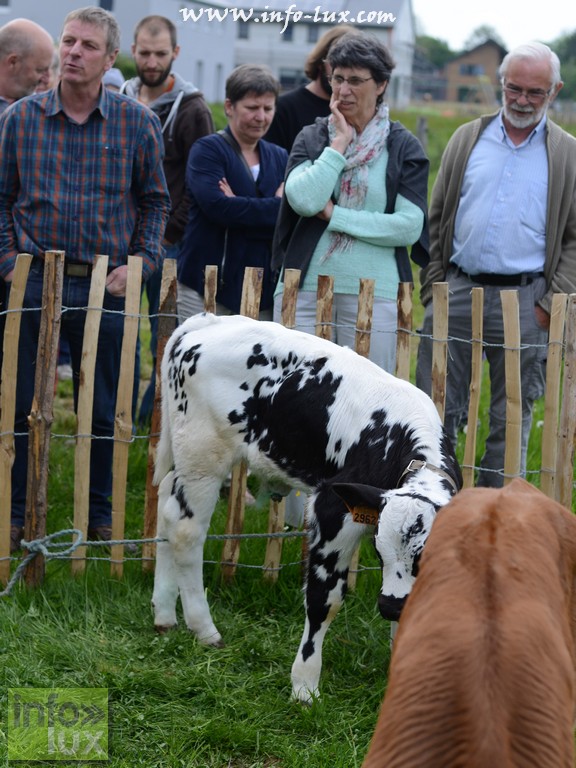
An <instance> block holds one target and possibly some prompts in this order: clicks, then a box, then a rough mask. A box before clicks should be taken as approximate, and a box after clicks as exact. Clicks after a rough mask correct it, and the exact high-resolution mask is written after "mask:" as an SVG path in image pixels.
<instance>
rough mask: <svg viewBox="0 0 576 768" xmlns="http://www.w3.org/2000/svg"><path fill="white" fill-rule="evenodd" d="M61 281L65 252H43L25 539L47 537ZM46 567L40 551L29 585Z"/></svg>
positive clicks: (30, 570) (28, 577)
mask: <svg viewBox="0 0 576 768" xmlns="http://www.w3.org/2000/svg"><path fill="white" fill-rule="evenodd" d="M63 280H64V251H46V253H45V256H44V285H43V289H42V314H41V320H40V334H39V337H38V356H37V358H36V375H35V380H34V399H33V400H32V410H31V412H30V416H29V419H28V421H29V433H28V479H27V484H26V520H25V524H24V536H25V538H26V539H27V540H28V541H32V540H33V539H42V538H44V536H46V510H47V506H48V498H47V496H48V464H49V461H48V460H49V455H50V437H51V426H52V420H53V416H54V382H55V380H56V362H57V359H58V341H59V339H60V321H61V315H62V285H63ZM45 566H46V564H45V561H44V555H42V554H38V555H36V557H35V558H34V559H33V560H31V562H29V563H28V565H27V566H26V572H25V580H26V583H27V585H28V586H29V587H37V586H39V585H40V584H41V583H42V580H43V579H44V571H45Z"/></svg>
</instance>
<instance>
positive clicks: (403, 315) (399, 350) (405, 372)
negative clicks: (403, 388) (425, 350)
mask: <svg viewBox="0 0 576 768" xmlns="http://www.w3.org/2000/svg"><path fill="white" fill-rule="evenodd" d="M413 291H414V286H413V285H412V283H399V284H398V297H397V299H396V307H397V312H398V321H397V323H396V333H397V337H396V371H395V375H396V376H397V377H398V378H399V379H404V380H405V381H410V347H411V345H410V341H411V338H412V309H413V307H412V293H413Z"/></svg>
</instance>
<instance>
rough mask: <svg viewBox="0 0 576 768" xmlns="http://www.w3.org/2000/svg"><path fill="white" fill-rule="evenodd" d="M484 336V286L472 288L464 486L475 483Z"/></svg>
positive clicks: (463, 466)
mask: <svg viewBox="0 0 576 768" xmlns="http://www.w3.org/2000/svg"><path fill="white" fill-rule="evenodd" d="M483 336H484V288H472V357H471V365H470V397H469V401H468V422H467V423H468V428H467V430H466V444H465V445H464V461H463V464H462V480H463V487H464V488H472V486H473V485H474V464H475V457H476V438H477V435H478V412H479V407H480V390H481V387H482V356H483V347H482V339H483Z"/></svg>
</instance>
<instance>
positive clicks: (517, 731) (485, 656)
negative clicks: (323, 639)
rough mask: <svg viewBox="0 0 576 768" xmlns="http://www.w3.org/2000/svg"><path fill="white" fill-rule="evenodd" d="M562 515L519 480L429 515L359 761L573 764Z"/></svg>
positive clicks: (409, 765)
mask: <svg viewBox="0 0 576 768" xmlns="http://www.w3.org/2000/svg"><path fill="white" fill-rule="evenodd" d="M570 517H571V516H570V515H569V513H568V512H566V511H565V510H563V509H562V508H561V507H560V506H559V505H556V504H555V502H552V501H550V500H548V499H547V498H546V497H545V496H544V495H543V494H541V493H540V492H539V491H536V490H535V489H533V488H531V486H528V484H526V483H524V482H523V481H515V482H514V483H512V484H511V485H510V486H508V488H507V489H504V490H500V491H498V490H488V489H473V490H472V491H465V492H462V493H461V494H459V496H457V497H455V499H454V500H453V501H452V502H451V503H450V504H449V505H448V506H447V507H445V508H444V509H443V510H441V511H440V513H439V514H438V517H437V519H436V521H435V523H434V525H433V527H432V533H431V535H430V537H429V539H428V542H427V544H426V548H425V550H424V553H423V556H422V562H421V570H420V573H419V575H418V577H417V579H416V583H415V585H414V588H413V590H412V593H411V594H410V596H409V598H408V600H407V603H406V606H405V608H404V612H403V614H402V618H401V620H400V627H399V631H398V634H397V636H396V639H395V645H394V650H393V654H392V661H391V667H390V676H389V684H388V688H387V691H386V696H385V699H384V702H383V705H382V709H381V712H380V716H379V719H378V724H377V727H376V731H375V734H374V737H373V741H372V744H371V747H370V750H369V753H368V755H367V758H366V761H365V763H364V764H363V768H376V767H377V766H378V767H380V766H382V767H384V766H386V768H421V766H426V768H491V767H492V766H498V768H506V767H507V766H510V768H512V766H514V768H518V767H519V766H534V767H535V768H536V766H538V768H560V767H562V768H564V767H566V768H567V767H568V766H573V760H574V755H573V741H572V713H573V702H574V659H573V641H572V631H573V629H572V628H571V622H570V607H569V606H570V599H571V597H572V594H571V592H572V579H573V575H572V574H573V568H574V562H573V556H574V552H573V550H574V545H573V541H574V527H575V526H576V523H575V522H574V520H571V519H570ZM567 531H568V532H569V535H566V534H567ZM569 550H570V551H569Z"/></svg>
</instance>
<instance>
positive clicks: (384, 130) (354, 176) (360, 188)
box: [321, 103, 390, 263]
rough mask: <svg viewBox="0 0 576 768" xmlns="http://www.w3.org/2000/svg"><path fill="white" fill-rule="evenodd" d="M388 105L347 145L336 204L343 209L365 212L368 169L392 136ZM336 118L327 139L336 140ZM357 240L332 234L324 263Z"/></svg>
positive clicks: (348, 236) (331, 120)
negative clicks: (363, 210) (336, 252)
mask: <svg viewBox="0 0 576 768" xmlns="http://www.w3.org/2000/svg"><path fill="white" fill-rule="evenodd" d="M388 114H389V110H388V105H387V104H384V103H382V104H380V106H379V107H378V110H377V112H376V114H375V115H374V117H373V118H372V120H370V122H369V123H368V125H367V126H366V128H364V130H363V131H362V133H361V134H360V135H358V134H357V133H356V131H354V138H353V139H352V141H351V142H350V144H349V145H348V148H347V149H346V153H345V155H344V157H345V158H346V165H345V166H344V170H343V171H342V174H341V176H340V192H339V194H338V195H337V204H338V205H340V206H342V207H343V208H353V209H354V210H357V211H360V210H362V209H363V208H364V203H365V201H366V192H367V191H368V166H369V165H370V164H371V163H373V162H374V161H375V160H376V159H377V158H378V157H379V156H380V155H381V154H382V151H383V150H384V148H385V147H386V141H387V139H388V134H389V133H390V119H389V116H388ZM334 135H335V131H334V118H333V117H332V116H330V117H329V118H328V136H329V139H330V142H331V141H332V139H333V138H334ZM353 242H354V238H353V237H351V236H350V235H347V234H345V233H344V232H332V233H331V236H330V245H329V246H328V250H327V251H326V253H325V254H324V256H322V258H321V263H324V262H325V261H328V259H329V258H330V256H331V255H332V254H333V253H334V252H335V251H342V252H345V251H347V250H348V249H349V248H350V247H351V246H352V243H353Z"/></svg>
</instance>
